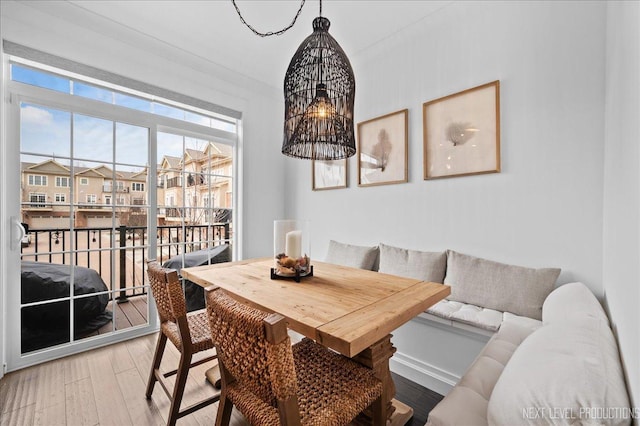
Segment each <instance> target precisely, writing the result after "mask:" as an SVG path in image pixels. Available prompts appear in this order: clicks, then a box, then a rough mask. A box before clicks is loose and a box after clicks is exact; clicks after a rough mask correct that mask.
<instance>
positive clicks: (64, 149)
mask: <svg viewBox="0 0 640 426" xmlns="http://www.w3.org/2000/svg"><path fill="white" fill-rule="evenodd" d="M70 141H71V114H70V113H68V112H66V111H60V110H57V109H53V108H45V107H42V106H38V105H32V104H27V103H23V104H22V105H20V150H21V151H22V152H32V153H36V154H44V155H51V156H54V157H55V156H60V157H69V153H70Z"/></svg>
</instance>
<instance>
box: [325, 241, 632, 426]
mask: <svg viewBox="0 0 640 426" xmlns="http://www.w3.org/2000/svg"><path fill="white" fill-rule="evenodd" d="M326 260H327V261H328V262H333V263H339V264H343V265H349V266H355V267H360V268H365V269H371V270H377V271H379V272H381V273H390V274H394V275H401V276H408V277H412V278H420V279H424V280H428V281H435V282H444V283H445V284H449V285H451V288H452V291H451V296H450V298H449V299H448V300H445V301H442V302H440V303H438V304H436V305H434V306H433V307H432V308H430V309H429V310H428V311H427V313H425V314H423V315H424V316H429V317H434V318H436V319H437V320H438V321H441V322H445V323H446V322H447V321H450V322H451V323H452V324H459V325H462V326H465V327H471V328H475V329H478V330H481V332H482V333H485V334H489V335H492V337H491V338H490V339H489V341H488V343H487V344H486V345H485V346H484V348H483V349H482V350H481V352H480V354H479V355H478V356H477V357H476V358H475V361H473V363H472V364H471V366H470V367H469V368H468V370H467V371H466V373H464V375H462V377H461V378H460V379H459V380H458V382H457V384H456V385H455V386H454V387H453V389H451V391H450V392H448V394H447V395H446V397H445V398H444V399H443V400H442V401H441V402H440V403H439V404H438V405H437V406H436V407H435V408H434V409H433V410H432V411H431V413H430V415H429V418H428V421H427V425H431V426H441V425H486V424H492V425H521V424H532V425H533V424H535V425H539V424H545V425H546V424H552V425H556V424H558V425H564V424H567V425H568V424H594V425H596V424H598V425H600V424H607V425H622V424H629V423H630V422H631V418H632V417H633V416H638V414H640V413H638V412H637V409H636V411H633V410H631V409H630V408H629V399H628V396H627V392H626V388H625V383H624V376H623V372H622V367H621V365H620V359H619V354H618V348H617V344H616V341H615V337H614V335H613V333H612V331H611V328H610V327H609V322H608V319H607V316H606V314H605V312H604V310H603V309H602V307H601V305H600V303H599V302H598V300H597V299H596V298H595V296H594V295H593V294H592V293H591V291H590V290H589V289H588V288H587V287H586V286H585V285H584V284H582V283H570V284H565V285H562V286H560V287H558V288H556V289H555V290H554V287H555V284H556V279H557V277H558V275H559V273H560V270H559V269H555V268H543V269H532V268H524V267H520V266H513V265H506V264H502V263H498V262H493V261H489V260H486V259H480V258H476V257H473V256H468V255H464V254H461V253H457V252H454V251H451V250H448V251H446V252H435V253H434V252H420V251H415V250H406V249H401V248H397V247H391V246H387V245H384V244H380V245H379V246H376V247H360V246H352V245H347V244H342V243H337V242H335V241H331V242H330V246H329V252H328V255H327V258H326ZM414 338H415V339H419V336H414ZM429 344H431V345H433V344H434V342H433V341H430V342H429ZM402 349H403V348H398V350H399V352H400V351H401V350H402Z"/></svg>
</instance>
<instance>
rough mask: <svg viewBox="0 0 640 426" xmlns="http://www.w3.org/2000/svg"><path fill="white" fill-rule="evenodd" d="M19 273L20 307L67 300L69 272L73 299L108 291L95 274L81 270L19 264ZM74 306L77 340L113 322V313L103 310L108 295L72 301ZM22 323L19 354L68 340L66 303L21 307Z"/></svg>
mask: <svg viewBox="0 0 640 426" xmlns="http://www.w3.org/2000/svg"><path fill="white" fill-rule="evenodd" d="M72 268H73V269H72ZM21 269H22V270H21V301H22V303H33V302H42V301H48V300H53V299H59V298H63V297H69V296H70V294H69V283H70V282H71V273H72V271H73V276H74V281H73V294H74V296H80V295H84V294H92V293H99V292H106V291H107V290H108V289H107V286H106V285H105V283H104V281H103V280H102V278H101V277H100V275H99V274H98V273H97V272H96V271H95V270H93V269H90V268H85V267H82V266H73V267H72V266H70V265H59V264H54V263H47V262H28V261H22V264H21ZM73 303H74V305H73V306H74V317H73V321H74V337H75V338H76V339H78V338H82V337H84V336H86V335H88V334H90V333H92V332H94V331H95V330H97V329H99V328H100V327H102V326H103V325H105V324H107V323H108V322H109V321H111V319H112V318H113V314H112V312H110V311H106V310H105V308H106V307H107V304H108V303H109V294H108V293H104V294H97V295H95V296H90V297H83V298H80V299H75V300H74V302H73ZM21 320H22V324H21V328H22V348H21V349H22V353H25V352H30V351H32V350H36V349H40V348H45V347H48V346H52V345H56V344H59V343H65V342H68V341H69V340H70V339H69V325H70V318H69V301H68V300H63V301H59V302H53V303H46V304H42V305H35V306H28V307H24V308H22V312H21Z"/></svg>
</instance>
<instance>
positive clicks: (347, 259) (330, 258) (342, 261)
mask: <svg viewBox="0 0 640 426" xmlns="http://www.w3.org/2000/svg"><path fill="white" fill-rule="evenodd" d="M378 253H379V250H378V246H375V247H363V246H354V245H351V244H344V243H339V242H337V241H333V240H331V241H329V251H328V252H327V257H326V258H325V261H326V262H327V263H333V264H335V265H342V266H350V267H352V268H360V269H367V270H369V271H376V270H377V269H378V268H377V267H378Z"/></svg>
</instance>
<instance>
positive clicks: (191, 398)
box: [0, 334, 442, 426]
mask: <svg viewBox="0 0 640 426" xmlns="http://www.w3.org/2000/svg"><path fill="white" fill-rule="evenodd" d="M155 343H156V334H153V335H149V336H144V337H139V338H136V339H133V340H129V341H126V342H121V343H117V344H114V345H110V346H107V347H104V348H100V349H95V350H92V351H89V352H84V353H81V354H78V355H74V356H71V357H67V358H62V359H59V360H56V361H51V362H48V363H44V364H40V365H37V366H33V367H29V368H25V369H23V370H20V371H16V372H12V373H9V374H7V375H5V377H4V378H3V379H2V380H0V425H1V426H23V425H74V426H75V425H78V426H84V425H114V426H115V425H117V426H121V425H136V426H142V425H165V424H166V419H167V414H168V411H169V400H168V398H167V397H166V395H165V394H164V392H163V391H162V389H161V387H160V385H159V384H157V385H156V387H155V389H154V392H153V396H152V399H151V400H150V401H147V399H146V398H145V396H144V393H145V388H146V382H147V378H148V374H149V368H150V365H151V357H152V354H153V351H154V348H155ZM206 355H207V353H203V354H201V356H206ZM179 356H180V354H179V353H178V351H177V350H176V349H175V348H174V347H173V346H172V345H171V344H167V350H166V352H165V356H164V359H163V360H162V365H161V369H162V370H164V371H168V370H171V369H173V368H175V366H176V365H177V363H178V359H179ZM207 368H208V366H207V364H204V365H200V366H198V367H195V368H193V369H192V370H191V372H190V374H189V380H188V383H187V388H186V391H185V396H184V398H183V406H186V405H187V404H191V403H193V402H196V401H197V400H200V399H202V398H203V397H205V396H207V395H210V394H213V393H214V392H215V391H214V389H213V387H212V386H211V385H210V384H209V383H208V382H206V381H205V379H204V373H205V371H206V370H207ZM394 381H395V383H396V388H397V395H396V398H397V399H399V400H400V401H402V402H404V403H405V404H408V405H410V406H411V407H412V408H413V409H414V411H415V414H414V418H413V419H412V420H411V421H410V422H409V423H407V425H411V426H422V425H424V423H425V422H426V418H427V415H428V412H429V411H430V410H431V408H433V406H434V405H435V404H437V402H438V401H439V400H440V399H442V396H441V395H438V394H436V393H435V392H432V391H430V390H428V389H425V388H423V387H421V386H419V385H417V384H415V383H413V382H411V381H409V380H407V379H405V378H403V377H401V376H398V375H394ZM216 410H217V404H214V405H213V406H209V407H206V408H204V409H202V410H199V411H196V412H195V413H193V414H191V415H189V416H186V417H183V418H182V419H179V420H178V424H179V425H193V426H205V425H206V426H211V425H213V424H214V423H215V414H216ZM231 425H232V426H246V425H248V423H247V421H246V420H245V419H244V417H243V416H242V415H241V414H240V413H239V412H238V411H236V410H234V412H233V415H232V419H231Z"/></svg>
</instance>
